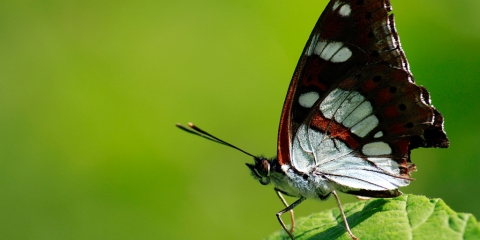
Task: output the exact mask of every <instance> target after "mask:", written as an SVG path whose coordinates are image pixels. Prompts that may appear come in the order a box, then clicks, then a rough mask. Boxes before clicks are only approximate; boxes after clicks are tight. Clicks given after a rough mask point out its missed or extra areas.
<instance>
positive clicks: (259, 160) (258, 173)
mask: <svg viewBox="0 0 480 240" xmlns="http://www.w3.org/2000/svg"><path fill="white" fill-rule="evenodd" d="M254 161H255V162H254V163H253V164H250V163H246V165H247V167H248V168H249V169H250V171H252V176H253V177H254V178H255V179H256V180H258V181H259V182H260V183H261V184H262V185H267V184H269V183H270V161H269V160H267V159H266V158H263V157H255V158H254Z"/></svg>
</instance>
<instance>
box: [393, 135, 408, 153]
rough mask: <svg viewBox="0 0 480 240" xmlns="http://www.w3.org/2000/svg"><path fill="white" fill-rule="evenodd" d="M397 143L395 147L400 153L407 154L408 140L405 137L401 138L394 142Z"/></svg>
mask: <svg viewBox="0 0 480 240" xmlns="http://www.w3.org/2000/svg"><path fill="white" fill-rule="evenodd" d="M396 144H397V147H398V150H399V151H400V152H401V153H402V154H404V155H405V154H407V153H408V145H409V144H410V141H408V140H406V139H401V140H398V141H397V142H396Z"/></svg>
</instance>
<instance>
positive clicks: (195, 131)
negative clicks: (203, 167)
mask: <svg viewBox="0 0 480 240" xmlns="http://www.w3.org/2000/svg"><path fill="white" fill-rule="evenodd" d="M175 125H176V126H177V127H178V128H180V129H182V130H183V131H185V132H188V133H191V134H194V135H197V136H199V137H203V138H205V139H208V140H210V141H214V142H216V143H220V144H222V145H225V146H228V147H231V148H233V149H237V150H238V151H240V152H242V153H245V154H247V155H248V156H252V157H254V158H256V156H254V155H253V154H250V153H248V152H245V151H244V150H242V149H240V148H238V147H236V146H234V145H232V144H230V143H228V142H225V141H223V140H222V139H220V138H217V137H215V136H213V135H212V134H210V133H208V132H205V131H203V130H202V129H200V128H198V127H197V126H195V125H194V124H193V123H188V127H190V128H187V127H185V126H183V125H182V124H180V123H177V124H175Z"/></svg>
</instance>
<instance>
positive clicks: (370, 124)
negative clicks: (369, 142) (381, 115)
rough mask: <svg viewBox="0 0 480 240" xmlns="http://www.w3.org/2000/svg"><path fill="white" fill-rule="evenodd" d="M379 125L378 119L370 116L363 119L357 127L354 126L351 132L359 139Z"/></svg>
mask: <svg viewBox="0 0 480 240" xmlns="http://www.w3.org/2000/svg"><path fill="white" fill-rule="evenodd" d="M377 125H378V118H377V117H375V116H374V115H370V116H368V117H367V118H365V119H363V120H362V121H361V122H359V123H358V124H357V125H355V126H353V127H352V128H351V129H350V131H352V133H354V134H355V135H357V136H359V137H365V136H367V134H368V133H369V132H370V131H372V130H373V129H374V128H375V127H376V126H377Z"/></svg>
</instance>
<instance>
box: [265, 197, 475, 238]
mask: <svg viewBox="0 0 480 240" xmlns="http://www.w3.org/2000/svg"><path fill="white" fill-rule="evenodd" d="M343 207H344V210H345V214H346V216H347V220H348V223H349V225H350V228H351V229H352V232H353V234H354V235H355V236H356V237H358V238H359V239H361V240H367V239H395V240H403V239H405V240H407V239H413V240H421V239H435V240H440V239H445V240H455V239H465V240H470V239H480V224H479V223H478V222H477V220H476V219H475V217H474V216H473V215H472V214H467V213H456V212H454V211H453V210H452V209H451V208H449V207H448V206H447V205H446V204H445V202H443V201H442V200H441V199H428V198H426V197H424V196H415V195H402V196H400V197H397V198H391V199H383V198H381V199H371V200H367V201H358V202H356V203H350V204H345V205H343ZM295 222H296V228H295V231H294V232H293V233H294V235H295V239H296V240H302V239H310V240H311V239H323V240H325V239H328V240H329V239H345V240H348V239H350V236H349V235H348V234H347V233H346V231H345V227H344V224H343V221H342V218H341V216H340V211H339V210H338V208H334V209H331V210H328V211H324V212H320V213H315V214H312V215H310V216H309V217H305V218H299V219H298V220H296V221H295ZM267 239H269V240H274V239H289V237H288V235H287V234H286V233H285V231H283V229H282V230H279V231H277V232H276V233H274V234H272V235H271V236H269V237H268V238H267Z"/></svg>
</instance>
